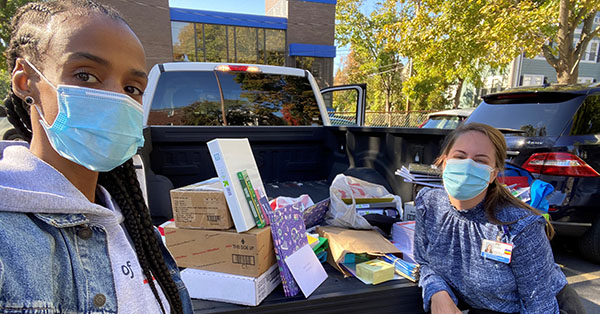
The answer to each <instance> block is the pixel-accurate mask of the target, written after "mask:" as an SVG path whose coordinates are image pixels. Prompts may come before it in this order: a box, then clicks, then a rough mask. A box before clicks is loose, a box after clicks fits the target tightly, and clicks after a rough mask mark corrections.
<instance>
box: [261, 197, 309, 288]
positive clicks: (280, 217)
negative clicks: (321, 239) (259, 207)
mask: <svg viewBox="0 0 600 314" xmlns="http://www.w3.org/2000/svg"><path fill="white" fill-rule="evenodd" d="M294 205H295V204H293V205H288V206H285V207H283V208H279V209H276V210H273V211H269V212H268V215H269V220H270V221H271V235H272V236H273V246H274V247H275V255H276V258H277V265H278V266H279V274H280V276H281V283H282V284H283V291H284V293H285V296H286V297H292V296H295V295H296V294H298V292H299V291H300V287H299V286H298V283H297V282H296V280H294V277H293V275H292V273H291V271H290V269H289V267H288V265H287V264H286V263H285V259H286V258H288V257H289V256H290V255H292V254H294V253H295V252H296V251H298V250H299V249H300V248H302V247H303V246H305V245H308V239H307V238H306V226H305V225H304V220H303V219H302V213H301V212H300V210H299V209H297V208H295V207H294Z"/></svg>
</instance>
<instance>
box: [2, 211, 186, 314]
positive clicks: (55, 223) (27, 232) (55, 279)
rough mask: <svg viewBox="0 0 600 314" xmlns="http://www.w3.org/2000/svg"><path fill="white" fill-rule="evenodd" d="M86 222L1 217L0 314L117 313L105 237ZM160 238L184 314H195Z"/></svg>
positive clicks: (67, 217)
mask: <svg viewBox="0 0 600 314" xmlns="http://www.w3.org/2000/svg"><path fill="white" fill-rule="evenodd" d="M87 222H88V220H87V219H86V218H85V216H84V215H82V214H27V213H10V212H0V313H8V314H10V313H30V314H38V313H39V314H50V313H90V314H91V313H117V300H116V293H115V287H114V283H113V279H112V278H113V275H112V270H111V267H110V260H109V258H108V249H107V245H106V234H105V232H104V230H103V228H102V227H99V226H90V225H88V224H87ZM90 229H91V231H92V233H91V236H89V234H86V232H87V230H90ZM84 230H85V231H84ZM157 237H159V244H160V245H161V249H162V253H163V256H164V258H165V262H166V264H167V267H168V269H169V271H170V273H171V276H172V278H173V280H174V281H175V283H176V285H177V287H178V289H179V295H180V297H181V300H182V302H183V305H184V313H192V312H193V310H192V305H191V302H190V297H189V294H188V291H187V290H186V288H185V286H184V285H183V282H182V281H181V278H180V275H179V270H178V268H177V266H176V264H175V261H174V260H173V258H172V256H171V254H170V253H169V252H168V251H167V249H166V248H165V247H164V246H163V245H162V241H161V240H160V235H159V234H158V233H157ZM65 270H67V271H65Z"/></svg>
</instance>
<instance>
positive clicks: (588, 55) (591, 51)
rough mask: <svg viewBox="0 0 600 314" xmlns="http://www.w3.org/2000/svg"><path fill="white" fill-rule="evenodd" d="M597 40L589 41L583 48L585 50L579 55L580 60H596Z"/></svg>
mask: <svg viewBox="0 0 600 314" xmlns="http://www.w3.org/2000/svg"><path fill="white" fill-rule="evenodd" d="M599 43H600V42H598V41H595V40H594V41H590V42H589V43H588V45H587V48H586V49H585V52H584V53H583V55H582V56H581V60H582V61H585V62H596V61H597V60H598V46H599Z"/></svg>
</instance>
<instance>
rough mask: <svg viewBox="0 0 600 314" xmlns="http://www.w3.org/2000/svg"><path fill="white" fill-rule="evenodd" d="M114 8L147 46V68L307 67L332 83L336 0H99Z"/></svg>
mask: <svg viewBox="0 0 600 314" xmlns="http://www.w3.org/2000/svg"><path fill="white" fill-rule="evenodd" d="M100 1H101V2H104V3H107V4H109V5H111V6H113V7H115V8H116V9H118V10H119V11H120V12H121V13H122V14H123V16H124V17H125V18H126V19H127V21H128V22H129V24H130V25H131V27H132V28H133V30H134V31H135V32H136V34H137V35H138V37H139V38H140V40H141V41H142V44H143V45H144V48H145V50H146V59H147V64H148V68H150V67H152V66H153V65H154V64H156V63H160V62H169V61H208V62H237V63H259V64H270V65H282V66H290V67H299V68H305V69H308V70H309V71H311V73H312V74H313V75H314V76H315V78H316V79H317V81H318V83H319V85H320V86H321V87H325V86H329V85H331V84H332V83H333V59H334V58H335V46H334V32H335V5H336V2H337V1H336V0H266V1H265V11H266V14H265V15H250V14H239V13H226V12H214V11H204V10H191V9H181V8H170V7H169V1H168V0H145V1H143V3H142V2H140V1H133V0H125V1H124V0H100Z"/></svg>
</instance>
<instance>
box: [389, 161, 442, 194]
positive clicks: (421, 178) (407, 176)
mask: <svg viewBox="0 0 600 314" xmlns="http://www.w3.org/2000/svg"><path fill="white" fill-rule="evenodd" d="M395 174H396V175H397V176H401V177H402V178H404V182H409V183H413V184H418V185H424V186H430V187H434V188H441V187H443V185H442V177H441V176H442V171H441V170H440V169H438V168H436V167H435V166H433V165H423V164H409V165H408V168H406V167H404V166H402V168H401V169H397V170H396V172H395Z"/></svg>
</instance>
